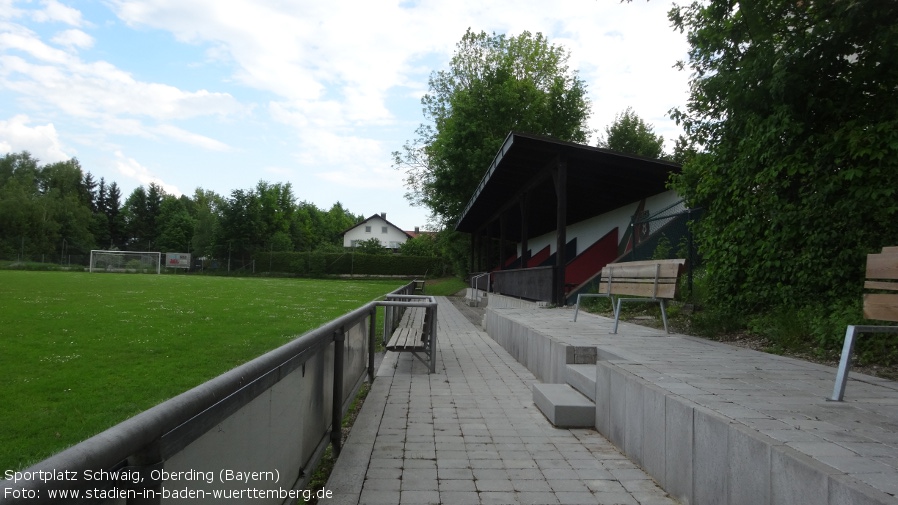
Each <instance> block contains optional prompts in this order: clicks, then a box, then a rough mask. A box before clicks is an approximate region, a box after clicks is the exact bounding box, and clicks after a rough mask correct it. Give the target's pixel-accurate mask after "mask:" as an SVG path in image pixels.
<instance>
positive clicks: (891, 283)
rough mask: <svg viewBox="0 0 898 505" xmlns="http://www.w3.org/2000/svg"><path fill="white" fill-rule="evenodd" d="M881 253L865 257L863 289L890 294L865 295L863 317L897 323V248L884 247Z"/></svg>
mask: <svg viewBox="0 0 898 505" xmlns="http://www.w3.org/2000/svg"><path fill="white" fill-rule="evenodd" d="M882 251H883V252H882V253H881V254H868V255H867V280H866V282H865V283H864V289H869V290H873V291H892V293H865V294H864V317H865V318H867V319H878V320H880V321H898V247H884V248H883V250H882Z"/></svg>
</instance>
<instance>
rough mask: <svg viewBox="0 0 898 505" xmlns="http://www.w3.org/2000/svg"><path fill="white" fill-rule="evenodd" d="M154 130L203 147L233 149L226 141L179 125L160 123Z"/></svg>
mask: <svg viewBox="0 0 898 505" xmlns="http://www.w3.org/2000/svg"><path fill="white" fill-rule="evenodd" d="M153 130H154V131H156V132H158V133H159V134H160V135H163V136H165V137H168V138H170V139H173V140H177V141H178V142H184V143H185V144H190V145H194V146H196V147H201V148H203V149H208V150H210V151H221V152H227V151H231V146H229V145H227V144H225V143H224V142H220V141H218V140H215V139H213V138H209V137H206V136H205V135H198V134H196V133H192V132H189V131H187V130H184V129H181V128H178V127H177V126H172V125H160V126H157V127H155V128H154V129H153Z"/></svg>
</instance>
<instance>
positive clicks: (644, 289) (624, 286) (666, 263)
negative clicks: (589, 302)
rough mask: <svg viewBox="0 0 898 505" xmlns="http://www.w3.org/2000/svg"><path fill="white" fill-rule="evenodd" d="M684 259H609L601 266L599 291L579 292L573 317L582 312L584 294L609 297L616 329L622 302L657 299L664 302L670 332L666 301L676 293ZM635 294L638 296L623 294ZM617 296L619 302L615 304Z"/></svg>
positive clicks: (662, 307)
mask: <svg viewBox="0 0 898 505" xmlns="http://www.w3.org/2000/svg"><path fill="white" fill-rule="evenodd" d="M685 264H686V260H684V259H672V260H649V261H631V262H628V263H609V264H608V265H605V267H604V268H603V269H602V273H601V277H600V278H599V292H598V293H581V294H579V295H577V304H576V306H575V308H574V321H576V320H577V314H578V313H579V312H580V301H581V300H582V299H583V298H591V297H607V298H610V299H611V307H612V309H614V331H612V332H611V333H617V326H618V323H619V322H620V306H621V302H623V301H627V302H657V303H658V304H659V305H661V318H662V320H663V321H664V331H666V332H667V333H670V330H669V329H668V326H667V309H666V305H665V304H666V301H667V300H672V299H673V298H674V297H675V296H676V295H677V288H678V284H679V282H678V281H679V279H680V274H682V273H683V266H684V265H685ZM623 296H634V297H635V298H623ZM615 297H617V303H616V304H615Z"/></svg>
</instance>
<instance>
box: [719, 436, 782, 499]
mask: <svg viewBox="0 0 898 505" xmlns="http://www.w3.org/2000/svg"><path fill="white" fill-rule="evenodd" d="M761 437H763V438H761ZM773 441H774V440H773V439H772V438H769V437H766V436H764V435H760V434H758V433H757V432H755V431H754V430H752V429H750V428H747V427H745V426H742V425H739V424H731V425H730V429H729V430H728V438H727V454H728V459H729V469H728V472H727V484H728V490H727V491H728V493H729V494H728V495H729V501H728V502H729V504H730V505H768V504H769V503H770V448H771V443H772V442H773Z"/></svg>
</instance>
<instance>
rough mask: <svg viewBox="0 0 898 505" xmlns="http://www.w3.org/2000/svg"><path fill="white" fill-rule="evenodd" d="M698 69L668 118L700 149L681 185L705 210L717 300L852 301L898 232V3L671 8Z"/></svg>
mask: <svg viewBox="0 0 898 505" xmlns="http://www.w3.org/2000/svg"><path fill="white" fill-rule="evenodd" d="M670 18H671V20H672V22H673V23H674V26H675V27H676V28H678V29H679V30H681V31H684V32H686V33H687V37H688V40H689V43H690V44H691V49H690V51H689V61H688V62H687V63H684V67H685V66H688V68H689V69H690V70H691V71H692V77H691V80H690V95H689V101H688V105H687V107H686V108H685V109H681V110H675V111H673V117H674V118H675V119H677V120H678V121H679V122H680V123H681V124H682V125H683V126H684V128H685V131H686V132H687V134H689V135H690V137H691V140H693V141H694V142H696V143H697V144H698V145H699V146H700V147H701V148H703V150H704V152H703V153H702V154H700V155H698V156H696V157H694V158H693V159H692V161H691V162H689V163H687V164H686V166H685V167H684V170H683V173H682V176H681V177H680V178H679V180H678V181H677V183H676V187H677V189H678V190H679V191H680V192H681V193H682V194H684V195H685V196H686V197H687V198H688V200H689V202H690V204H691V205H694V206H702V207H704V208H705V209H706V213H705V217H704V219H703V222H702V223H701V228H700V230H699V231H700V234H701V244H702V249H703V253H704V257H705V259H706V262H707V265H708V269H709V274H710V275H709V276H710V278H711V280H712V291H713V294H714V295H716V296H715V298H716V299H718V300H722V301H724V302H726V303H728V304H730V305H732V306H734V307H735V306H739V307H743V308H752V307H761V306H765V305H771V304H780V303H790V304H791V303H796V302H798V303H814V302H819V301H821V299H824V300H825V299H827V298H833V297H838V296H849V297H856V296H857V292H858V291H859V290H860V288H861V286H862V284H863V281H862V279H863V267H864V254H865V253H869V252H872V251H876V250H878V249H879V248H880V247H881V246H883V245H886V244H888V245H894V244H895V242H896V237H898V198H896V196H898V195H896V192H898V161H896V160H898V98H896V90H898V22H896V20H898V2H883V1H879V0H838V1H817V0H810V1H801V2H798V1H794V0H759V1H754V2H737V1H735V0H714V1H711V2H694V3H691V4H688V5H685V6H680V7H675V8H674V9H673V10H672V11H671V12H670Z"/></svg>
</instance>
